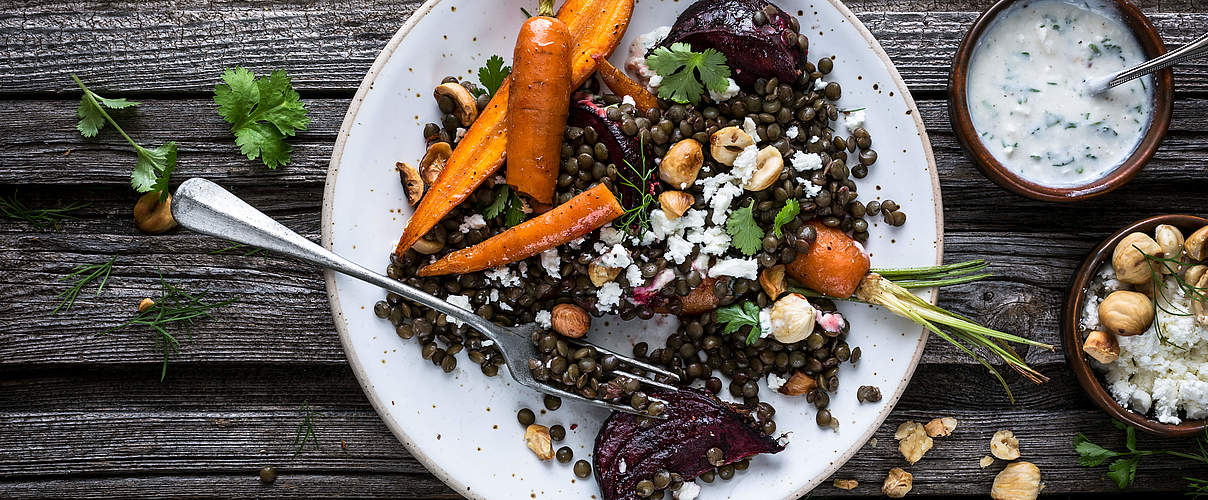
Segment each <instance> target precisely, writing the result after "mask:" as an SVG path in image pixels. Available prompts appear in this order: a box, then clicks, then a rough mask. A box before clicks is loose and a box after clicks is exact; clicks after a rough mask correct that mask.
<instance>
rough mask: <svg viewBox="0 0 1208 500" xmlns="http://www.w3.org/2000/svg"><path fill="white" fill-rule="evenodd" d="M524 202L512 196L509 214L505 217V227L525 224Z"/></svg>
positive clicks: (509, 203)
mask: <svg viewBox="0 0 1208 500" xmlns="http://www.w3.org/2000/svg"><path fill="white" fill-rule="evenodd" d="M523 207H524V202H523V201H521V200H520V197H519V196H516V195H512V200H511V201H510V202H508V213H507V214H504V216H503V225H504V226H505V227H512V226H515V225H518V224H520V223H521V222H524V219H525V215H524V208H523Z"/></svg>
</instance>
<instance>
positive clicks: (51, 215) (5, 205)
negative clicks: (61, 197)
mask: <svg viewBox="0 0 1208 500" xmlns="http://www.w3.org/2000/svg"><path fill="white" fill-rule="evenodd" d="M91 205H92V204H91V203H84V202H79V201H76V202H72V203H70V204H68V205H67V206H63V207H59V208H29V207H26V206H25V204H24V203H21V200H18V199H17V192H16V191H13V195H12V196H10V197H8V198H5V197H3V196H0V215H3V216H4V217H7V218H9V219H14V220H20V221H25V222H27V223H29V224H30V225H32V226H34V227H35V228H37V229H38V230H39V231H46V230H49V229H54V230H56V231H57V230H58V229H59V223H60V222H62V221H64V220H75V219H77V217H76V216H74V215H72V214H71V212H74V211H76V210H80V209H82V208H87V207H89V206H91Z"/></svg>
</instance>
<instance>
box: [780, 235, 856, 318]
mask: <svg viewBox="0 0 1208 500" xmlns="http://www.w3.org/2000/svg"><path fill="white" fill-rule="evenodd" d="M806 225H807V226H810V227H812V228H814V230H815V231H816V232H817V234H818V238H817V239H815V240H814V244H812V245H810V248H809V251H808V252H805V253H802V254H798V255H797V258H796V260H794V261H793V262H792V263H790V264H789V265H788V266H787V267H786V268H785V271H786V272H787V273H788V275H789V276H790V277H792V278H793V279H795V280H797V281H800V282H801V284H802V285H805V286H806V288H809V289H811V290H814V291H816V292H819V293H822V294H823V295H827V296H830V297H837V298H841V299H845V298H848V297H851V295H852V294H853V293H856V289H857V288H859V287H860V281H861V280H863V279H864V276H866V275H868V270H869V269H870V268H871V267H872V263H871V262H870V261H869V259H868V253H867V252H865V251H864V247H863V246H861V245H860V243H858V242H857V241H856V240H854V239H852V237H851V236H848V235H847V233H844V232H843V231H842V230H840V229H838V228H834V227H828V226H827V225H825V224H823V223H822V222H820V221H818V220H817V219H814V220H811V221H809V222H807V223H806Z"/></svg>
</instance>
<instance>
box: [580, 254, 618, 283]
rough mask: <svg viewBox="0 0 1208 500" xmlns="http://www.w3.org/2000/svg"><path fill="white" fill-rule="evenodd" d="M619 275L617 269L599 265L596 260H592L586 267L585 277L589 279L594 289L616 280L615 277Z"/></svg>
mask: <svg viewBox="0 0 1208 500" xmlns="http://www.w3.org/2000/svg"><path fill="white" fill-rule="evenodd" d="M619 274H621V270H620V269H619V268H616V267H608V266H605V265H603V264H600V263H599V261H598V260H593V261H591V263H590V264H588V265H587V277H588V278H589V279H591V284H593V285H595V286H596V288H599V287H601V286H604V284H605V283H608V282H609V281H612V280H614V279H617V275H619Z"/></svg>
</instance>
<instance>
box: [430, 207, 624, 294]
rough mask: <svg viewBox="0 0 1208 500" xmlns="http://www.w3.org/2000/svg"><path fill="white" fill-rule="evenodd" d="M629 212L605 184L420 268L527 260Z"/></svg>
mask: <svg viewBox="0 0 1208 500" xmlns="http://www.w3.org/2000/svg"><path fill="white" fill-rule="evenodd" d="M624 213H625V209H624V208H621V203H620V202H618V201H617V198H616V197H615V196H613V194H612V191H609V190H608V187H607V186H605V185H603V184H596V185H595V186H594V187H592V188H591V189H588V190H587V191H584V192H583V193H580V194H579V195H578V196H576V197H574V198H571V199H570V201H567V202H566V203H563V204H561V205H558V206H557V207H554V209H553V210H550V211H548V212H545V213H543V214H541V215H539V216H537V217H534V218H532V219H529V220H528V221H525V222H524V223H522V224H520V225H518V226H516V227H513V228H511V229H508V230H506V231H504V232H502V233H499V234H498V235H495V236H494V237H492V238H490V239H488V240H486V241H484V242H482V243H479V244H477V245H474V246H472V247H470V248H466V249H462V250H458V251H456V252H453V253H451V254H449V255H446V256H444V257H443V258H441V259H440V260H438V261H436V262H433V263H432V264H429V265H427V266H425V267H423V268H422V269H420V270H419V275H420V276H441V275H445V274H462V273H470V272H474V271H481V270H483V269H490V268H493V267H499V266H504V265H507V264H510V263H512V262H516V261H519V260H524V259H527V258H529V257H532V256H534V255H537V254H539V253H541V252H544V251H546V250H549V249H551V248H555V247H558V246H559V245H563V244H565V243H569V242H570V241H571V240H574V239H576V238H579V237H582V236H584V235H586V234H588V233H590V232H592V231H595V230H596V229H599V228H601V227H604V226H605V225H606V224H608V223H610V222H612V221H613V219H616V218H617V217H620V216H621V215H623V214H624Z"/></svg>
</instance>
